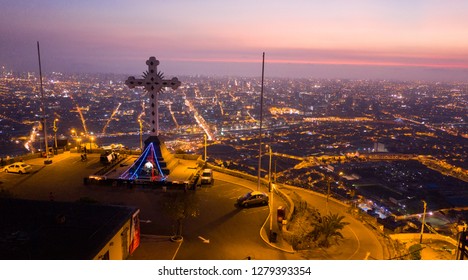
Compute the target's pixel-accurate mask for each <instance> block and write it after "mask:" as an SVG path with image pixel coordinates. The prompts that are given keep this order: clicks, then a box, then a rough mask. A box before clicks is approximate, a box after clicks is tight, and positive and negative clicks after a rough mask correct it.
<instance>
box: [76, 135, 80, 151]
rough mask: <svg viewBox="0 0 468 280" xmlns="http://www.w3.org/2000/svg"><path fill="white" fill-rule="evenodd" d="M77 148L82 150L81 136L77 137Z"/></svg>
mask: <svg viewBox="0 0 468 280" xmlns="http://www.w3.org/2000/svg"><path fill="white" fill-rule="evenodd" d="M76 150H77V151H78V152H81V138H76Z"/></svg>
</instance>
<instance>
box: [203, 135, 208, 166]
mask: <svg viewBox="0 0 468 280" xmlns="http://www.w3.org/2000/svg"><path fill="white" fill-rule="evenodd" d="M203 139H204V140H205V157H204V160H205V164H206V160H207V158H206V133H205V134H203Z"/></svg>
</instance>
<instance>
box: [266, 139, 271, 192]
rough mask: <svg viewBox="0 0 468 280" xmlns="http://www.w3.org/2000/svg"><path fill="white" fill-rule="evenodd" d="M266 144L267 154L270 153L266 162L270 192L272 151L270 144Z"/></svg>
mask: <svg viewBox="0 0 468 280" xmlns="http://www.w3.org/2000/svg"><path fill="white" fill-rule="evenodd" d="M267 146H268V154H269V155H270V161H269V163H268V190H269V191H270V192H271V183H272V180H271V155H272V152H271V145H267Z"/></svg>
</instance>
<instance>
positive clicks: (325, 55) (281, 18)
mask: <svg viewBox="0 0 468 280" xmlns="http://www.w3.org/2000/svg"><path fill="white" fill-rule="evenodd" d="M69 2H71V1H52V0H40V1H36V0H29V1H23V0H3V1H2V4H1V11H2V12H1V17H0V65H3V66H6V67H7V68H8V69H13V70H18V71H37V68H38V66H37V49H36V41H39V42H40V44H41V58H42V64H43V70H44V71H45V72H50V71H64V72H115V73H126V74H134V75H139V74H140V73H142V72H143V71H144V70H146V69H145V68H146V65H145V64H144V63H145V61H146V59H148V57H149V56H156V58H157V59H159V60H160V61H161V65H160V70H162V71H163V72H165V73H166V74H179V75H185V74H193V75H213V74H216V75H239V76H259V75H260V74H261V64H260V63H261V56H262V52H266V66H265V75H266V76H286V77H312V78H353V79H369V78H370V79H374V78H379V79H382V78H383V79H423V80H459V81H468V32H467V30H466V29H467V27H468V1H463V0H450V1H445V0H392V1H386V0H381V1H379V0H353V1H351V0H327V1H313V0H291V1H277V0H260V1H250V0H249V1H247V0H236V1H221V0H217V1H216V0H211V1H207V0H182V1H177V0H174V1H168V0H139V1H123V0H115V1H109V0H100V1H89V0H81V1H73V2H74V3H69Z"/></svg>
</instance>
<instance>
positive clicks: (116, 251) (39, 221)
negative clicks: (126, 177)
mask: <svg viewBox="0 0 468 280" xmlns="http://www.w3.org/2000/svg"><path fill="white" fill-rule="evenodd" d="M138 215H139V209H137V208H132V207H124V206H110V205H100V204H92V203H79V202H75V203H72V202H56V201H33V200H21V199H8V198H2V199H0V241H1V242H0V259H3V260H104V259H110V260H121V259H126V258H127V257H128V256H129V255H130V254H132V253H133V251H134V250H135V249H136V248H137V247H138V245H139V241H140V224H139V217H138Z"/></svg>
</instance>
